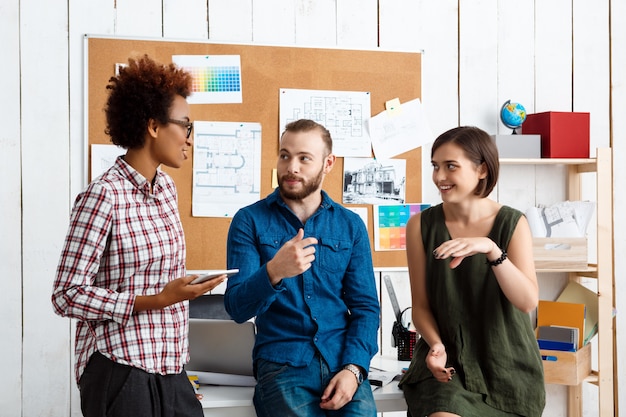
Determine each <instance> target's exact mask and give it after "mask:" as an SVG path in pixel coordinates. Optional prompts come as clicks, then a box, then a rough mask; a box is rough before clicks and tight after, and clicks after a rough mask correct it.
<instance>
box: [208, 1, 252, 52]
mask: <svg viewBox="0 0 626 417" xmlns="http://www.w3.org/2000/svg"><path fill="white" fill-rule="evenodd" d="M209 39H211V40H213V41H217V40H222V41H229V42H251V41H252V0H211V1H209Z"/></svg>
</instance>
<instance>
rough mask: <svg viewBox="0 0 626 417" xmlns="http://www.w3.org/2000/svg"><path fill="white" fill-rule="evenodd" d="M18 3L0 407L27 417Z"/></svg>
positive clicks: (14, 2) (6, 115)
mask: <svg viewBox="0 0 626 417" xmlns="http://www.w3.org/2000/svg"><path fill="white" fill-rule="evenodd" d="M19 6H20V4H19V1H18V0H9V1H7V2H5V3H3V5H2V13H0V39H2V42H0V53H1V54H2V56H3V57H4V59H5V62H7V63H11V64H10V65H5V66H4V68H3V70H2V77H0V91H2V96H3V100H0V114H1V115H2V120H3V126H2V130H3V132H2V135H1V136H0V177H1V178H2V187H0V213H2V216H0V234H1V235H2V238H1V239H0V253H1V254H2V262H1V263H0V276H2V277H4V278H5V279H4V280H3V286H2V294H3V295H2V302H1V303H0V317H2V319H3V324H2V330H3V331H2V344H1V345H0V369H2V373H3V376H2V378H0V407H1V408H0V409H1V410H2V413H6V415H10V416H21V415H22V404H21V394H22V384H21V381H22V262H21V260H22V258H21V256H22V253H21V248H22V234H21V233H22V230H21V223H22V208H21V200H22V196H21V189H20V187H21V184H20V183H21V173H20V143H21V141H20V138H21V131H20V108H21V98H20V67H19V65H18V64H17V63H19V60H20V27H19Z"/></svg>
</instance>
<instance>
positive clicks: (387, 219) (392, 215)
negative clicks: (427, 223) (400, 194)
mask: <svg viewBox="0 0 626 417" xmlns="http://www.w3.org/2000/svg"><path fill="white" fill-rule="evenodd" d="M428 207H430V204H393V205H375V206H374V235H375V236H374V238H375V239H374V240H375V242H374V246H375V248H374V249H375V250H402V249H406V224H407V222H408V221H409V218H411V216H413V215H414V214H416V213H419V212H421V211H423V210H425V209H427V208H428Z"/></svg>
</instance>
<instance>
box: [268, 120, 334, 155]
mask: <svg viewBox="0 0 626 417" xmlns="http://www.w3.org/2000/svg"><path fill="white" fill-rule="evenodd" d="M314 129H318V130H319V131H320V133H321V134H322V140H323V141H324V144H325V145H326V150H327V151H328V153H327V155H330V154H331V153H333V139H332V138H331V137H330V132H329V131H328V129H326V128H325V127H324V126H323V125H321V124H319V123H317V122H315V121H313V120H310V119H299V120H294V121H293V122H290V123H287V125H286V126H285V130H284V131H283V133H282V134H281V135H280V138H281V139H282V138H283V136H284V135H285V132H292V133H295V132H308V131H310V130H314Z"/></svg>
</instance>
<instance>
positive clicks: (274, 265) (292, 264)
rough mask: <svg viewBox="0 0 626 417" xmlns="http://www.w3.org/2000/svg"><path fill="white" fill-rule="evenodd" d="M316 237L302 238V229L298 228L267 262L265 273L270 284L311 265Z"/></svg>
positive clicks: (301, 271)
mask: <svg viewBox="0 0 626 417" xmlns="http://www.w3.org/2000/svg"><path fill="white" fill-rule="evenodd" d="M315 244H317V239H316V238H314V237H307V238H306V239H305V238H304V230H303V229H299V230H298V233H297V234H296V235H295V236H294V237H293V238H292V239H291V240H289V241H288V242H286V243H285V244H284V245H283V246H282V247H281V248H280V249H279V250H278V252H276V255H274V258H273V259H272V260H271V261H269V262H268V263H267V274H268V275H269V277H270V282H271V283H272V285H276V284H278V283H279V282H280V281H281V280H282V279H283V278H288V277H294V276H296V275H300V274H301V273H303V272H304V271H306V270H308V269H309V268H310V267H311V263H313V261H314V260H315V246H313V245H315Z"/></svg>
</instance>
